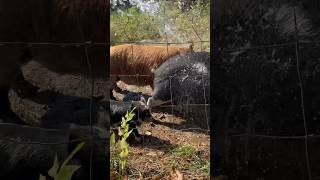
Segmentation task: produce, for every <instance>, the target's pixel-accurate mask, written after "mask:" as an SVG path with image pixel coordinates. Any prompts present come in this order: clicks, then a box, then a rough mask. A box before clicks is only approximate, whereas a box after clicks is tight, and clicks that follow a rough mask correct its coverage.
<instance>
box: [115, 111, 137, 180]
mask: <svg viewBox="0 0 320 180" xmlns="http://www.w3.org/2000/svg"><path fill="white" fill-rule="evenodd" d="M134 109H135V108H133V109H132V110H131V111H130V112H127V113H126V115H125V117H122V121H121V126H120V127H118V129H117V134H118V137H119V138H117V139H118V140H116V135H115V133H114V132H111V136H110V147H111V151H110V157H111V158H110V163H111V166H110V167H111V172H114V171H115V169H117V168H116V166H118V168H119V169H118V173H117V175H116V174H113V176H116V177H117V179H121V178H123V177H124V175H125V167H126V164H127V158H128V155H129V144H128V143H127V139H128V137H129V136H130V134H131V132H132V130H130V131H129V124H128V122H129V121H131V120H132V119H133V117H134V116H135V114H134V113H133V111H134ZM116 177H112V178H116Z"/></svg>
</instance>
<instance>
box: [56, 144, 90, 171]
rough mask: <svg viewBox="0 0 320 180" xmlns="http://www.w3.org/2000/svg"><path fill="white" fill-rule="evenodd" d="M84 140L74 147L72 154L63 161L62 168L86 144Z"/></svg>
mask: <svg viewBox="0 0 320 180" xmlns="http://www.w3.org/2000/svg"><path fill="white" fill-rule="evenodd" d="M84 144H85V143H84V142H82V143H80V144H78V145H77V146H76V148H74V150H73V151H72V152H71V154H70V155H69V156H68V157H67V159H66V160H65V161H64V162H63V164H62V166H61V169H63V168H64V167H65V166H66V165H67V164H68V162H69V161H70V159H71V158H72V157H73V156H74V155H75V154H76V153H77V152H78V151H80V149H81V148H82V147H83V146H84Z"/></svg>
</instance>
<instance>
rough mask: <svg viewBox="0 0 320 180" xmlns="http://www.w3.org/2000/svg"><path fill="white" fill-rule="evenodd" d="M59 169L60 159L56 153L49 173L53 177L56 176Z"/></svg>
mask: <svg viewBox="0 0 320 180" xmlns="http://www.w3.org/2000/svg"><path fill="white" fill-rule="evenodd" d="M58 170H59V160H58V156H57V155H55V157H54V162H53V166H52V168H51V169H49V171H48V174H49V176H51V177H56V175H57V173H58Z"/></svg>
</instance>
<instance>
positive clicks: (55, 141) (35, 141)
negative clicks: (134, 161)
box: [0, 42, 109, 179]
mask: <svg viewBox="0 0 320 180" xmlns="http://www.w3.org/2000/svg"><path fill="white" fill-rule="evenodd" d="M35 46H40V47H44V48H45V47H48V46H55V47H57V48H61V49H62V48H65V47H82V48H83V52H84V55H85V59H86V63H87V66H88V73H87V74H84V76H87V77H88V78H89V80H88V81H90V83H89V84H90V85H89V86H88V88H87V87H84V86H86V84H88V82H84V81H83V78H78V79H77V80H78V82H79V83H80V84H79V86H82V87H79V88H87V89H88V91H89V92H87V93H86V96H87V97H88V99H87V100H86V101H84V102H89V107H88V108H87V110H89V111H84V113H85V114H86V112H87V115H86V117H88V119H87V121H88V122H82V123H83V126H82V127H89V129H86V130H87V131H86V132H87V133H88V134H84V135H80V137H76V138H73V139H69V138H70V137H69V138H67V139H65V138H63V135H64V134H65V133H66V132H69V130H71V129H70V128H71V127H62V129H61V128H60V127H59V125H57V128H56V127H54V128H53V129H52V128H38V127H37V125H36V124H35V126H34V125H32V124H34V122H32V121H33V120H32V117H34V118H35V119H38V118H41V117H39V116H43V114H41V113H39V114H40V115H37V113H38V112H32V111H33V110H35V109H34V108H33V107H32V103H31V104H30V102H23V101H24V99H22V98H20V97H18V96H15V94H14V93H11V92H10V93H9V96H11V98H10V100H11V107H12V108H13V109H14V110H13V111H14V112H15V113H18V114H20V115H22V118H24V120H25V121H27V124H31V125H27V126H20V125H19V124H17V127H16V128H17V129H15V128H13V131H12V132H10V128H9V131H8V132H7V130H4V131H2V133H4V134H2V136H4V137H1V139H0V141H1V142H3V143H4V144H12V143H14V144H16V146H15V147H16V148H17V149H19V148H20V147H24V150H25V151H26V152H30V153H31V152H32V153H36V152H38V151H39V152H38V153H39V154H40V153H44V154H46V153H47V151H48V154H50V153H51V151H55V149H56V148H58V149H59V148H60V149H61V148H63V147H65V146H66V145H71V144H74V143H76V144H78V143H80V142H85V145H86V146H88V147H89V148H90V152H89V155H88V157H89V159H88V161H89V176H90V179H92V177H93V172H94V169H93V167H94V166H93V160H94V159H95V158H94V151H95V152H96V150H94V144H97V143H98V144H100V145H101V144H103V146H102V147H104V148H105V149H104V151H105V155H107V153H108V152H109V151H108V148H106V145H107V142H108V139H107V138H108V136H104V135H102V136H100V135H98V136H97V134H96V133H97V132H98V134H99V133H102V134H103V133H104V134H107V131H108V127H97V126H95V125H94V124H93V121H95V120H96V119H95V118H102V119H101V122H106V123H107V122H108V118H109V113H108V112H107V111H108V109H105V111H103V112H100V117H97V113H98V112H97V103H96V100H95V97H94V95H96V94H97V92H98V91H100V94H101V90H102V89H103V91H105V90H106V89H105V88H107V86H105V88H102V89H101V85H99V83H101V82H95V80H94V78H93V77H92V72H93V71H94V69H92V66H91V64H90V59H89V54H88V51H89V49H88V48H89V47H90V48H108V47H109V43H92V42H83V43H79V42H76V43H52V42H0V48H1V47H29V48H31V49H32V47H35ZM79 53H80V51H79ZM106 68H107V67H106ZM83 85H84V86H83ZM96 86H98V87H99V89H96V90H95V87H96ZM103 91H102V92H103ZM98 94H99V92H98ZM50 95H53V98H55V96H57V95H55V94H49V96H50ZM62 97H63V96H62ZM65 97H66V101H65V102H66V103H68V97H67V96H65ZM70 97H71V96H70ZM79 98H80V97H79ZM80 99H81V98H80ZM12 100H13V101H12ZM69 100H70V99H69ZM72 100H75V99H72V98H71V100H70V101H72ZM60 101H61V100H60ZM62 101H63V100H62ZM38 103H39V102H38ZM76 103H77V102H76ZM40 104H41V101H40ZM28 106H29V108H28ZM47 106H50V105H49V104H48V105H47ZM79 106H81V104H80V105H79ZM85 107H86V106H84V107H81V108H84V109H85ZM25 113H27V114H31V115H30V116H27V117H23V116H25V115H26V114H25ZM34 113H35V114H34ZM53 113H55V112H53ZM59 113H61V112H59V111H58V115H57V117H56V118H58V119H59V117H58V116H60V115H61V114H59ZM70 113H73V112H70ZM33 114H34V115H33ZM64 115H65V114H64ZM30 117H31V119H30ZM28 118H29V119H28ZM73 118H74V117H73ZM95 122H96V121H95ZM63 123H65V124H68V123H69V122H63ZM75 124H77V122H75ZM11 125H12V124H11ZM11 125H10V124H8V123H0V126H2V127H1V128H2V129H3V128H5V127H11ZM79 127H81V124H79ZM79 127H78V128H79ZM19 128H21V131H24V130H25V131H27V132H18V131H17V130H18V129H19ZM101 128H102V129H101ZM79 129H81V128H79ZM79 129H78V130H79ZM101 131H103V132H101ZM24 133H25V134H24ZM30 133H31V134H32V136H30ZM41 135H44V136H45V135H47V136H48V137H46V136H45V137H43V136H41ZM10 136H11V137H10ZM51 136H52V137H51ZM54 136H59V137H57V138H55V137H54ZM26 145H30V146H26ZM45 146H48V148H52V149H47V150H43V149H46V148H45ZM9 147H10V146H9ZM32 147H33V148H37V150H31V149H32ZM30 148H31V149H30ZM100 148H101V147H100ZM15 150H16V149H15ZM21 150H22V149H21ZM56 150H57V149H56ZM49 151H50V152H49ZM53 153H55V152H53ZM56 153H59V151H58V150H57V152H56ZM22 154H23V153H22ZM31 155H32V154H30V155H27V156H31ZM52 155H53V156H52V160H51V159H48V161H49V162H51V161H52V162H53V157H54V155H55V154H52ZM33 156H36V157H37V156H38V155H33ZM39 156H45V155H39ZM106 157H107V156H105V158H106ZM105 160H107V159H105ZM106 163H108V162H106ZM48 170H49V169H48Z"/></svg>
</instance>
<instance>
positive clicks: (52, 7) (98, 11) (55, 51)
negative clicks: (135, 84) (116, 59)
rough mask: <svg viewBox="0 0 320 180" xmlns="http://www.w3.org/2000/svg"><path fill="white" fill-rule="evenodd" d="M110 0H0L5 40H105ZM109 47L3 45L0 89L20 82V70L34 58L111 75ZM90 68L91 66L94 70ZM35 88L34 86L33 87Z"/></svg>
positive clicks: (61, 68)
mask: <svg viewBox="0 0 320 180" xmlns="http://www.w3.org/2000/svg"><path fill="white" fill-rule="evenodd" d="M107 3H109V1H108V0H81V1H78V0H47V1H43V0H25V1H20V0H12V1H7V0H0V11H1V14H0V21H1V23H2V25H1V28H0V42H56V43H68V42H85V41H92V42H100V43H101V42H106V41H107V34H108V30H107V27H106V23H107V16H108V14H107V11H106V10H107V7H108V6H107ZM106 54H107V53H106V49H105V47H88V56H89V63H88V61H87V59H86V53H85V49H84V47H75V46H65V47H58V46H53V45H34V46H32V47H27V46H25V45H19V46H18V45H15V46H13V45H12V46H7V45H5V46H1V47H0V57H1V61H0V88H2V89H8V88H10V87H13V86H17V85H15V84H16V82H15V80H16V78H17V77H19V79H20V81H21V76H19V73H20V72H21V70H20V68H21V66H23V65H24V64H26V63H28V62H29V61H31V60H34V61H37V62H39V63H40V64H42V65H44V66H45V67H46V68H48V69H49V70H51V71H54V72H57V73H61V74H74V75H83V76H84V77H90V70H92V75H93V76H94V78H100V79H106V78H107V74H109V72H108V68H107V61H106V59H105V55H106ZM89 67H91V68H89ZM29 87H30V86H29Z"/></svg>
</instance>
